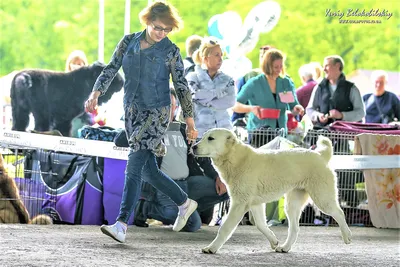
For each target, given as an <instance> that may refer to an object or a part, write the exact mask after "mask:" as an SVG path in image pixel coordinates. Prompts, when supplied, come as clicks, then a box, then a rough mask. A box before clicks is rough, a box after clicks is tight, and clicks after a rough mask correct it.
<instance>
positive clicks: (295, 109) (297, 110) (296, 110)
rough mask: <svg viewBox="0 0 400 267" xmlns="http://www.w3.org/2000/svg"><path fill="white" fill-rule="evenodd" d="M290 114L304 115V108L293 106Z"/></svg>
mask: <svg viewBox="0 0 400 267" xmlns="http://www.w3.org/2000/svg"><path fill="white" fill-rule="evenodd" d="M292 114H293V115H295V116H296V115H299V114H300V115H304V108H303V106H302V105H296V106H294V107H293V110H292Z"/></svg>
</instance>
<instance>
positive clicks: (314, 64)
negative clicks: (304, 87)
mask: <svg viewBox="0 0 400 267" xmlns="http://www.w3.org/2000/svg"><path fill="white" fill-rule="evenodd" d="M310 65H311V66H312V67H313V68H314V70H315V72H314V74H315V76H314V80H316V81H319V80H321V79H322V75H323V73H324V69H323V68H322V66H321V63H319V62H310Z"/></svg>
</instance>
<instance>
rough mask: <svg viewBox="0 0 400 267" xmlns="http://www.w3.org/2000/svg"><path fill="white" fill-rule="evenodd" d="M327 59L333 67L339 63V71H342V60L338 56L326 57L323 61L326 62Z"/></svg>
mask: <svg viewBox="0 0 400 267" xmlns="http://www.w3.org/2000/svg"><path fill="white" fill-rule="evenodd" d="M327 59H331V60H332V63H333V65H336V64H337V63H339V70H340V71H343V69H344V60H343V58H342V57H341V56H338V55H332V56H327V57H325V59H324V60H327Z"/></svg>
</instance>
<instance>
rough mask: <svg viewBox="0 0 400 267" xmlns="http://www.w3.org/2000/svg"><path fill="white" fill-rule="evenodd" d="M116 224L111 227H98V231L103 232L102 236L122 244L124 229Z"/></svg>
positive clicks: (124, 234)
mask: <svg viewBox="0 0 400 267" xmlns="http://www.w3.org/2000/svg"><path fill="white" fill-rule="evenodd" d="M117 223H118V222H116V223H114V224H113V225H102V226H101V227H100V230H101V231H102V232H103V234H105V235H108V236H109V237H111V238H113V239H114V240H116V241H118V242H121V243H124V242H125V236H126V229H124V228H123V226H121V225H117Z"/></svg>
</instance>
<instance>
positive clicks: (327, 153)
mask: <svg viewBox="0 0 400 267" xmlns="http://www.w3.org/2000/svg"><path fill="white" fill-rule="evenodd" d="M315 151H317V152H318V153H320V154H321V156H322V157H323V158H324V159H325V161H326V162H329V160H330V159H331V158H332V155H333V147H332V141H331V140H330V139H329V138H328V137H325V136H322V135H320V136H318V141H317V148H316V149H315Z"/></svg>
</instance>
